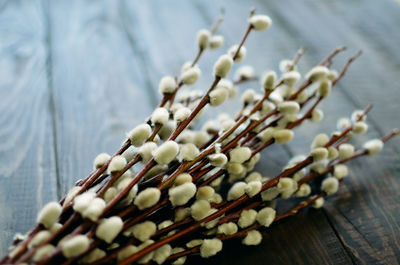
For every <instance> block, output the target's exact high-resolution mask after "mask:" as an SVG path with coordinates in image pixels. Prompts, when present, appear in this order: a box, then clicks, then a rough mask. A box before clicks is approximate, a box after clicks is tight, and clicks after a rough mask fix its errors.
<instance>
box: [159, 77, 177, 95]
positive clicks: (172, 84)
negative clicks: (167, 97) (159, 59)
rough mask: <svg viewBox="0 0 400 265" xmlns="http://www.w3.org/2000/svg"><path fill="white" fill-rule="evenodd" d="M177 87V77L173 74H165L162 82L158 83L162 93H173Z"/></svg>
mask: <svg viewBox="0 0 400 265" xmlns="http://www.w3.org/2000/svg"><path fill="white" fill-rule="evenodd" d="M175 88H176V81H175V78H173V77H172V76H164V77H163V78H161V80H160V83H159V85H158V90H159V91H160V93H161V94H171V93H172V92H174V90H175Z"/></svg>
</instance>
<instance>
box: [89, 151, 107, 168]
mask: <svg viewBox="0 0 400 265" xmlns="http://www.w3.org/2000/svg"><path fill="white" fill-rule="evenodd" d="M110 158H111V156H110V155H109V154H107V153H101V154H98V155H97V156H96V158H95V159H94V162H93V167H94V168H101V167H102V166H104V165H105V164H106V163H107V162H108V160H109V159H110Z"/></svg>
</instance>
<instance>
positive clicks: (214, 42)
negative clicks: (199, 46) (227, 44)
mask: <svg viewBox="0 0 400 265" xmlns="http://www.w3.org/2000/svg"><path fill="white" fill-rule="evenodd" d="M223 44H224V37H223V36H221V35H215V36H212V37H211V38H210V40H209V42H208V48H209V49H210V50H215V49H218V48H220V47H221V46H222V45H223Z"/></svg>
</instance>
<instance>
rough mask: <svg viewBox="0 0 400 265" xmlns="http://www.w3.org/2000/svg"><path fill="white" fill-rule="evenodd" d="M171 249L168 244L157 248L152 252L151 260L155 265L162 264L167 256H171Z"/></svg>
mask: <svg viewBox="0 0 400 265" xmlns="http://www.w3.org/2000/svg"><path fill="white" fill-rule="evenodd" d="M171 251H172V247H171V246H170V245H169V244H166V245H164V246H162V247H159V248H158V249H156V250H155V251H154V256H153V260H154V261H155V262H156V263H157V264H162V263H164V261H166V260H167V258H168V257H169V255H171Z"/></svg>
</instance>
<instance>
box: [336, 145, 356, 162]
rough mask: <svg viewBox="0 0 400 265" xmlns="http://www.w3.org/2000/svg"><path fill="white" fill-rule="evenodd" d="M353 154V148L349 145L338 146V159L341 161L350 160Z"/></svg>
mask: <svg viewBox="0 0 400 265" xmlns="http://www.w3.org/2000/svg"><path fill="white" fill-rule="evenodd" d="M353 154H354V146H353V145H351V144H341V145H340V146H339V157H340V158H342V159H347V158H350V157H351V156H352V155H353Z"/></svg>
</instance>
